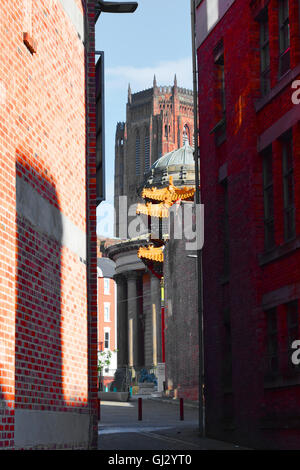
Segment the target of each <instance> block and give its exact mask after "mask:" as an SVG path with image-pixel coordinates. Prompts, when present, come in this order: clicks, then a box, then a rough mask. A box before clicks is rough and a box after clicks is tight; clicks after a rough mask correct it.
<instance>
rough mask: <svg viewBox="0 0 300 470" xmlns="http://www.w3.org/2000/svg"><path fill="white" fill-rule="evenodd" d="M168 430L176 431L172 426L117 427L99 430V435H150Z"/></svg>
mask: <svg viewBox="0 0 300 470" xmlns="http://www.w3.org/2000/svg"><path fill="white" fill-rule="evenodd" d="M166 429H174V428H173V427H172V426H164V427H161V426H160V427H157V426H154V427H150V426H149V427H145V426H144V427H126V428H125V427H118V428H117V427H116V428H111V427H110V428H108V429H105V428H101V427H100V428H99V429H98V435H99V436H103V434H123V433H140V434H142V433H149V432H152V431H164V430H166Z"/></svg>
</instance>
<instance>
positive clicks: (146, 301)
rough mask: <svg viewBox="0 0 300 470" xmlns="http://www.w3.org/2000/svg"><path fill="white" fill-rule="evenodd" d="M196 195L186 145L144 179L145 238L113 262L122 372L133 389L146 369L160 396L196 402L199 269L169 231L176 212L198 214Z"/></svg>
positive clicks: (128, 244) (112, 251) (125, 244)
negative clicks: (194, 208) (191, 209)
mask: <svg viewBox="0 0 300 470" xmlns="http://www.w3.org/2000/svg"><path fill="white" fill-rule="evenodd" d="M194 192H195V173H194V160H193V148H192V147H190V146H189V145H188V144H187V143H185V145H184V146H183V147H182V148H180V149H177V150H175V151H173V152H170V153H168V154H166V155H164V156H163V157H161V158H160V159H158V160H157V161H156V162H155V163H154V164H153V165H152V167H151V168H150V170H149V172H148V173H147V174H146V175H145V180H144V183H143V186H142V187H141V188H140V190H139V194H140V199H139V200H140V202H139V203H138V204H137V214H139V216H140V217H142V218H143V221H144V225H145V226H147V231H146V233H145V234H144V235H141V236H139V237H136V238H132V239H129V240H124V241H120V243H117V244H115V245H113V246H110V247H108V248H107V254H108V256H109V257H110V258H111V259H113V260H114V261H115V263H116V275H115V280H116V282H117V312H118V313H117V324H118V327H117V332H118V333H117V335H118V343H117V344H118V368H128V369H129V370H130V372H131V378H132V383H134V384H138V383H139V382H140V381H141V376H142V375H143V378H145V369H146V370H147V374H148V376H149V375H151V374H154V375H155V376H156V378H158V392H161V393H165V394H166V395H168V396H174V397H177V396H184V397H186V398H191V399H195V400H197V398H198V376H199V367H198V356H199V354H198V352H199V349H198V333H197V306H196V297H197V296H196V279H197V276H196V263H195V259H194V258H193V255H191V253H190V254H188V253H187V252H186V250H185V243H184V240H181V239H178V240H177V239H176V240H174V239H173V236H172V233H173V232H172V229H171V230H170V227H172V224H170V223H169V221H170V218H171V217H169V214H170V211H171V210H172V209H175V211H174V210H172V212H173V213H177V210H179V208H180V207H181V208H182V207H184V206H186V205H189V206H190V207H191V206H193V198H194ZM170 234H171V235H170ZM175 260H176V261H175ZM174 261H175V263H174ZM183 275H184V276H183ZM182 276H183V277H184V283H183V282H182ZM164 366H165V371H166V372H165V374H164ZM161 371H163V377H162V376H161ZM152 377H153V376H152Z"/></svg>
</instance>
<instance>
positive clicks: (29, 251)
mask: <svg viewBox="0 0 300 470" xmlns="http://www.w3.org/2000/svg"><path fill="white" fill-rule="evenodd" d="M93 4H94V2H93V1H87V2H85V5H83V3H82V2H81V1H79V0H76V2H75V1H73V0H72V2H71V3H70V2H69V5H68V6H69V7H70V6H71V8H69V10H66V9H65V5H66V2H63V1H61V0H53V1H50V2H48V1H44V0H39V1H38V2H31V1H30V0H28V1H21V0H19V1H16V2H14V4H13V5H9V6H7V5H4V4H1V6H0V18H1V20H0V25H1V31H2V47H1V51H0V59H1V66H0V90H1V92H0V94H1V103H0V106H1V108H2V109H1V117H0V152H1V162H2V165H1V168H2V169H1V174H0V188H1V189H0V191H1V214H0V217H1V226H0V238H1V250H2V256H1V270H0V283H1V309H0V311H1V314H0V317H1V321H0V324H1V327H0V339H1V359H0V360H1V376H0V386H1V405H2V406H1V411H0V433H1V434H0V446H1V447H16V448H20V447H22V448H23V447H25V448H27V447H30V448H32V447H55V446H57V447H62V448H64V447H87V446H89V445H92V444H93V442H95V440H94V436H95V422H94V429H93V420H92V418H93V416H94V417H95V416H96V414H95V412H96V408H95V407H96V399H95V397H96V395H95V393H96V377H97V371H96V354H95V351H94V349H93V347H92V340H93V335H94V334H95V333H94V332H97V325H96V318H95V314H94V313H93V312H96V303H95V298H96V230H95V223H96V222H95V219H96V217H95V210H96V205H95V181H94V179H93V178H94V177H95V171H94V168H95V165H94V163H95V149H94V147H95V144H94V133H95V109H94V108H93V109H92V108H91V103H92V102H93V101H94V98H93V97H94V83H93V77H94V60H93V49H94V25H93ZM83 8H85V10H84V9H83ZM88 12H89V16H88ZM85 18H86V19H87V20H88V23H86V24H85ZM84 24H85V44H86V46H84V44H83V42H82V40H83V38H82V37H81V39H80V38H79V36H78V33H79V32H80V33H81V34H82V32H83V30H84ZM24 32H27V33H28V34H29V35H30V37H31V38H32V39H33V41H36V53H33V51H30V50H29V49H28V47H26V45H25V43H24V42H23V33H24ZM87 59H88V60H87ZM87 90H89V92H87ZM87 109H89V112H88V113H87V111H86V110H87ZM87 128H88V129H89V133H87V130H86V129H87ZM87 135H89V137H88V138H87ZM86 188H87V191H86ZM87 230H88V231H89V233H91V234H92V235H90V237H89V238H88V239H87V238H86V231H87ZM86 248H87V250H88V251H86ZM87 253H88V254H87ZM93 260H95V261H94V262H93ZM87 261H89V263H88V265H89V268H88V269H87ZM91 261H92V262H91ZM88 281H89V288H88V289H87V282H88ZM95 343H96V342H95ZM91 410H94V411H92V412H91ZM93 413H94V414H93ZM81 416H82V418H81ZM75 423H76V426H77V427H76V426H74V424H75ZM80 423H81V424H80ZM51 427H53V429H56V431H57V436H56V441H55V442H54V441H53V440H51V430H53V429H52V428H51ZM80 427H81V430H80V429H79V428H80ZM71 428H72V430H70V429H71ZM47 429H48V431H47ZM29 431H30V432H29ZM77 431H78V432H77ZM93 433H94V435H93Z"/></svg>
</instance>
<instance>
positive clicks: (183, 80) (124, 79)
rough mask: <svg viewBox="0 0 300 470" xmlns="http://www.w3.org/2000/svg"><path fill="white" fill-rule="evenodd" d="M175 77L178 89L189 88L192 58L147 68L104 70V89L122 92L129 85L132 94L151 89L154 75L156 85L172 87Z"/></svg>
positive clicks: (127, 67) (125, 67)
mask: <svg viewBox="0 0 300 470" xmlns="http://www.w3.org/2000/svg"><path fill="white" fill-rule="evenodd" d="M175 73H176V75H177V83H178V86H179V87H183V88H191V87H192V82H193V77H192V58H191V57H186V58H183V59H179V60H173V61H168V62H166V61H164V62H159V63H158V64H157V65H153V66H149V67H140V68H139V67H133V66H119V67H111V68H107V69H106V87H107V88H110V89H111V88H114V89H116V88H118V89H122V90H124V87H126V89H127V86H128V83H130V85H131V89H132V92H133V93H135V92H136V91H141V90H144V89H147V88H151V87H152V81H153V76H154V74H155V75H156V80H157V84H158V85H162V86H163V85H172V84H173V81H174V75H175Z"/></svg>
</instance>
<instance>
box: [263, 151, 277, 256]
mask: <svg viewBox="0 0 300 470" xmlns="http://www.w3.org/2000/svg"><path fill="white" fill-rule="evenodd" d="M272 160H273V158H272V147H271V146H270V147H268V149H267V150H266V151H265V152H264V154H263V189H264V230H265V250H266V251H268V250H270V249H272V248H274V245H275V236H274V196H273V172H272Z"/></svg>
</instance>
